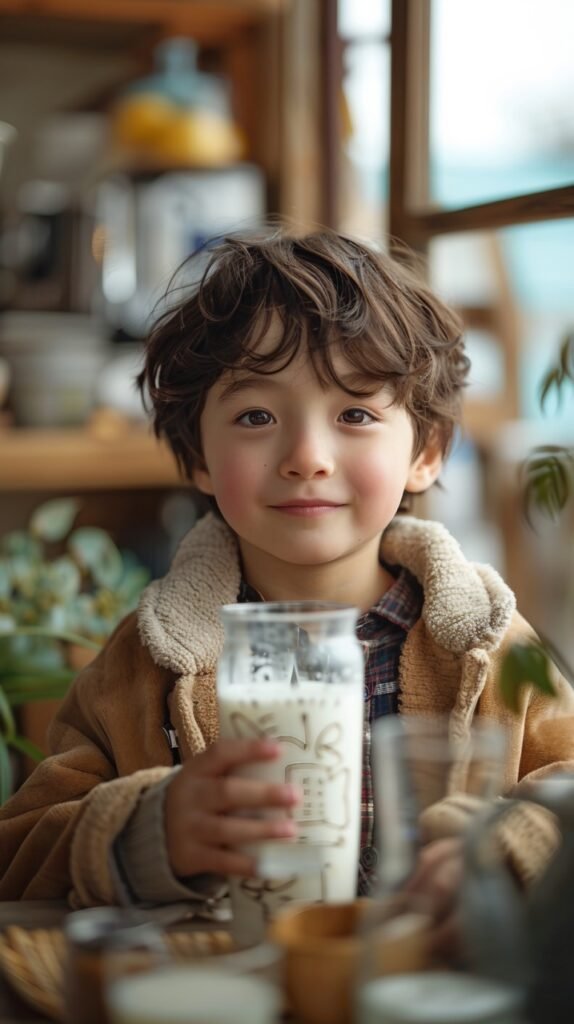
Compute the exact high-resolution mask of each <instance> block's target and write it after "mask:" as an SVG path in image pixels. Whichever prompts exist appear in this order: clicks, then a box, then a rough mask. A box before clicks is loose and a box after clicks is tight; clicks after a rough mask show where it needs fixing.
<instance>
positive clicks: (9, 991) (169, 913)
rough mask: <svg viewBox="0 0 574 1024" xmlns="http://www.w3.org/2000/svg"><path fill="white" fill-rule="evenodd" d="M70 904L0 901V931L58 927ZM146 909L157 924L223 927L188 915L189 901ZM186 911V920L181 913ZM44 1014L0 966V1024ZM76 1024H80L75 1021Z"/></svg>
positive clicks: (32, 1022) (18, 1023)
mask: <svg viewBox="0 0 574 1024" xmlns="http://www.w3.org/2000/svg"><path fill="white" fill-rule="evenodd" d="M69 913H70V908H69V907H68V905H67V904H66V903H64V902H63V901H62V902H60V901H51V900H28V901H23V902H14V903H11V902H6V903H2V902H0V932H2V931H3V930H4V929H5V928H7V927H8V926H9V925H18V926H19V927H21V928H30V929H33V928H59V927H61V926H62V925H63V922H64V920H65V918H66V916H67V915H68V914H69ZM149 913H150V919H153V921H154V923H156V924H157V925H159V926H160V927H161V926H167V925H170V924H175V923H176V922H177V928H178V930H180V929H181V930H187V929H189V930H190V931H195V930H201V931H214V930H220V929H222V928H226V927H227V926H226V924H225V923H222V922H220V921H204V920H201V919H195V918H193V917H192V916H191V908H190V905H189V904H185V903H177V904H170V905H169V906H165V907H161V908H157V909H156V910H152V911H150V912H149ZM185 914H189V915H190V916H189V917H188V918H187V920H182V916H183V915H185ZM47 1020H48V1018H47V1017H44V1016H42V1015H41V1014H39V1013H38V1011H35V1010H34V1009H33V1007H31V1006H28V1004H27V1003H25V1002H24V1001H23V1000H22V999H20V998H19V996H18V995H17V994H16V992H15V991H14V990H13V988H12V987H11V985H9V983H8V982H7V981H6V979H5V977H4V974H3V972H2V971H1V970H0V1024H46V1022H47ZM78 1024H81V1022H80V1021H79V1022H78Z"/></svg>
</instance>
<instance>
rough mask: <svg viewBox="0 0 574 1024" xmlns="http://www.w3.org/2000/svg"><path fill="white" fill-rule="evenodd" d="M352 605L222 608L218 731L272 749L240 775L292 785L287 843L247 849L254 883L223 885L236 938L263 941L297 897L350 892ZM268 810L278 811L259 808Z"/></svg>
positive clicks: (354, 747) (356, 721)
mask: <svg viewBox="0 0 574 1024" xmlns="http://www.w3.org/2000/svg"><path fill="white" fill-rule="evenodd" d="M358 614H359V613H358V611H357V609H356V608H352V607H347V606H343V605H337V604H329V603H324V604H323V603H320V602H313V601H310V602H282V603H269V604H263V603H261V604H237V605H227V606H225V607H224V608H223V609H222V612H221V615H222V619H223V624H224V629H225V644H224V649H223V653H222V656H221V658H220V661H219V666H218V676H217V690H218V703H219V714H220V731H221V735H222V736H223V737H228V738H237V737H242V738H254V737H258V738H267V739H273V740H276V741H277V742H278V743H279V744H280V749H281V756H280V757H279V758H277V759H276V760H275V761H271V762H269V761H268V762H265V763H261V762H260V763H257V764H252V765H249V766H247V767H246V768H245V769H244V770H243V772H242V774H243V775H244V777H247V778H253V779H262V780H264V781H268V782H278V783H291V784H294V785H296V786H297V787H299V790H300V792H301V801H300V803H298V804H297V805H296V806H295V807H294V808H293V809H292V811H291V812H290V813H291V815H292V817H293V818H294V819H295V821H296V823H297V825H298V834H297V836H296V838H295V839H294V840H285V839H283V840H275V841H272V842H266V843H261V844H259V845H258V846H256V847H252V848H248V852H249V853H250V854H251V855H252V856H255V857H256V858H257V864H258V877H257V878H254V879H244V880H241V879H232V880H231V899H232V909H233V914H234V931H235V935H236V938H238V939H239V941H255V940H257V939H258V938H260V937H261V935H262V933H263V932H264V930H265V926H266V924H267V922H268V920H269V919H270V917H271V916H272V914H273V913H274V912H275V911H276V910H277V909H278V908H279V907H281V906H283V905H284V904H286V903H289V902H292V901H294V900H322V901H329V902H336V901H341V900H349V899H353V898H354V896H355V892H356V885H357V872H358V859H359V841H360V809H361V766H362V743H363V706H364V705H363V691H364V659H363V652H362V649H361V646H360V644H359V642H358V640H357V639H356V636H355V626H356V622H357V617H358ZM266 813H267V814H270V815H271V814H273V813H284V812H273V811H269V812H266Z"/></svg>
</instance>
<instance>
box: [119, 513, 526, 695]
mask: <svg viewBox="0 0 574 1024" xmlns="http://www.w3.org/2000/svg"><path fill="white" fill-rule="evenodd" d="M381 556H382V558H383V560H384V561H385V562H387V563H388V564H390V565H397V566H405V568H407V569H408V570H409V571H410V572H411V573H412V574H413V575H414V576H416V578H417V579H418V581H419V583H420V584H421V586H422V588H423V592H424V604H423V609H422V618H423V621H424V623H425V625H426V628H427V630H428V632H429V633H430V635H431V636H432V638H433V639H434V640H435V641H436V643H437V644H439V645H440V646H441V647H443V648H444V649H445V650H447V651H452V653H453V654H459V655H460V654H464V653H465V652H467V651H470V650H475V649H477V648H481V649H483V650H494V649H495V648H496V647H498V645H499V643H500V641H501V639H502V637H503V635H504V633H505V631H506V629H507V627H508V625H509V623H510V619H511V617H512V613H513V611H514V607H515V602H514V596H513V594H512V592H511V590H510V589H509V588H508V587H507V585H506V584H505V583H504V582H503V581H502V579H501V578H500V576H499V575H498V573H497V572H495V570H494V569H492V568H491V567H490V566H485V565H474V564H472V563H470V562H468V561H467V560H466V558H465V557H464V555H463V553H462V551H461V549H460V547H459V545H458V543H457V542H456V541H455V540H454V538H453V537H451V535H450V534H449V532H448V531H447V530H446V529H445V528H444V526H441V525H440V524H439V523H434V522H429V521H428V520H423V519H415V518H414V517H412V516H397V517H396V518H395V519H394V520H393V522H392V523H391V525H390V526H389V527H388V528H387V530H386V531H385V533H384V535H383V539H382V545H381ZM240 584H241V570H240V563H239V554H238V549H237V542H236V540H235V537H234V535H233V533H232V532H231V530H230V529H229V528H228V527H227V526H226V524H225V523H224V522H223V521H222V520H220V519H219V518H217V517H216V516H214V515H213V514H211V513H209V514H208V515H206V516H205V517H204V518H203V519H201V520H200V522H199V523H197V525H196V526H195V527H194V528H193V529H192V530H190V532H189V533H188V534H187V535H186V536H185V537H184V539H183V540H182V542H181V544H180V546H179V548H178V551H177V554H176V556H175V558H174V561H173V563H172V565H171V568H170V570H169V572H168V573H167V575H166V576H164V577H163V579H160V580H154V582H153V583H151V584H150V585H149V586H148V587H146V589H145V591H144V592H143V594H142V597H141V599H140V604H139V609H138V628H139V632H140V637H141V640H142V642H143V643H144V645H145V646H146V647H148V648H149V650H150V653H151V655H152V657H153V659H154V661H155V662H156V663H157V664H158V665H161V666H163V667H164V668H169V669H171V670H172V671H174V672H176V673H179V674H185V675H187V674H193V675H196V674H203V673H205V672H213V671H214V670H215V667H216V665H217V660H218V658H219V655H220V653H221V648H222V645H223V627H222V625H221V619H220V614H219V610H220V608H221V605H223V604H233V603H235V602H236V600H237V594H238V593H239V587H240Z"/></svg>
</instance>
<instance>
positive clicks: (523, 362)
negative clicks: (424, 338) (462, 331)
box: [429, 219, 574, 432]
mask: <svg viewBox="0 0 574 1024" xmlns="http://www.w3.org/2000/svg"><path fill="white" fill-rule="evenodd" d="M429 257H430V277H431V283H432V285H433V286H434V287H435V288H436V290H437V291H438V292H439V293H440V294H441V295H442V296H443V297H444V298H445V299H446V300H447V301H448V302H450V303H451V304H452V305H454V306H456V307H458V308H459V309H460V310H461V311H462V313H463V315H465V313H466V318H467V321H468V322H469V323H470V329H469V331H468V340H469V355H470V356H471V359H472V358H473V348H474V351H475V353H478V354H477V356H476V358H475V359H473V367H472V372H471V384H470V388H469V392H468V401H469V402H471V401H472V400H473V398H474V397H479V395H480V397H484V396H485V395H489V396H490V397H492V398H496V396H500V395H501V394H508V391H509V389H511V387H512V385H513V383H516V384H517V394H518V408H517V414H518V415H519V416H520V417H523V418H525V419H529V420H532V421H537V422H538V423H540V424H544V425H545V426H548V428H549V429H550V430H552V429H554V426H556V429H557V430H558V431H559V432H560V430H561V424H563V425H565V426H566V425H570V426H572V430H573V432H574V425H573V424H574V421H573V420H572V404H573V403H572V397H573V395H572V391H570V393H568V391H567V389H566V392H565V394H564V397H563V400H562V403H561V405H559V404H558V403H557V402H556V401H549V402H548V403H547V405H546V406H545V408H544V410H542V409H541V407H540V400H539V394H540V384H541V381H542V379H543V377H544V374H545V373H546V371H547V370H548V369H549V368H550V367H551V365H552V364H553V363H554V362H555V361H556V359H557V357H558V353H559V349H560V345H561V343H562V342H563V340H564V337H565V336H566V334H567V333H568V332H571V331H573V330H574V289H573V287H572V283H573V272H572V265H573V262H574V220H573V219H567V220H562V221H552V222H546V223H542V224H529V225H517V226H515V227H510V228H506V229H504V230H501V231H497V232H486V231H484V232H477V233H467V234H463V235H453V236H444V237H442V238H436V239H435V240H434V241H433V242H432V244H431V246H430V252H429ZM493 342H495V343H496V345H497V347H498V349H499V354H498V357H496V356H495V355H494V354H493V352H492V350H491V349H492V344H493ZM513 345H514V346H515V347H516V368H517V369H516V373H517V380H516V382H512V381H508V380H504V377H502V378H501V374H503V372H504V364H505V358H504V355H505V353H508V351H509V349H511V348H512V346H513ZM491 422H493V421H491ZM494 422H495V421H494ZM486 425H487V426H488V424H486Z"/></svg>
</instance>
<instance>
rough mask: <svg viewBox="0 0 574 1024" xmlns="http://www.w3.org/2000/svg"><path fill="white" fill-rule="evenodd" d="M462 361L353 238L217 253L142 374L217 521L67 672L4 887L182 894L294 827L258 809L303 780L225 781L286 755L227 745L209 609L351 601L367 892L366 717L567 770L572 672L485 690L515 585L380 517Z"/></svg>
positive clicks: (425, 482)
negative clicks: (543, 690)
mask: <svg viewBox="0 0 574 1024" xmlns="http://www.w3.org/2000/svg"><path fill="white" fill-rule="evenodd" d="M467 372H468V361H467V359H466V356H465V355H464V350H463V345H462V340H461V332H460V326H459V323H458V321H457V319H456V318H455V317H454V315H453V314H452V313H451V312H450V311H449V310H448V309H446V308H445V307H444V306H443V305H442V303H441V302H439V301H438V300H437V299H436V298H435V297H433V296H432V295H431V294H430V292H429V291H428V290H427V289H426V288H425V287H423V286H422V285H421V284H419V283H418V282H417V281H416V280H415V279H414V278H412V277H411V275H410V274H409V273H407V272H406V271H405V270H404V269H402V268H401V267H400V266H398V265H395V264H394V263H393V262H392V261H391V260H390V259H389V258H387V257H385V256H383V255H381V254H379V253H376V252H374V251H372V250H371V249H369V248H367V247H366V246H364V245H362V244H360V243H358V242H355V241H352V240H350V239H347V238H344V237H342V236H340V235H338V234H335V233H331V232H319V233H316V234H312V235H309V236H307V237H305V238H302V239H298V240H296V239H292V238H289V237H286V236H284V235H282V234H280V233H276V234H273V235H270V236H268V237H263V238H260V239H255V238H245V239H241V238H234V239H227V240H225V241H223V242H222V243H220V244H219V245H218V246H216V247H215V248H214V249H213V250H212V252H211V257H210V263H209V266H208V269H207V271H206V273H205V274H204V277H203V279H202V282H201V284H200V286H199V288H198V289H196V290H195V291H194V292H193V294H191V296H190V297H188V298H186V299H185V301H183V302H181V304H180V305H179V306H178V308H177V309H175V310H172V311H170V312H168V313H166V314H165V315H164V317H163V318H162V320H161V321H160V323H159V325H158V326H157V327H156V329H155V331H154V333H153V334H152V336H151V338H150V340H149V342H148V345H147V351H146V361H145V369H144V371H143V373H142V374H141V377H140V386H141V387H142V388H143V387H144V386H147V388H148V389H149V394H150V397H151V402H152V405H153V412H154V426H155V431H156V433H157V434H158V436H161V437H163V438H165V439H166V440H167V441H168V443H169V444H170V446H171V448H172V450H173V452H174V453H175V456H176V458H177V460H178V462H179V465H180V467H181V469H182V471H183V473H184V475H185V476H186V477H187V478H188V479H189V480H190V481H191V482H192V483H193V484H194V486H195V487H196V488H197V489H198V490H199V491H200V492H202V493H203V494H204V495H207V496H208V498H209V500H210V501H211V503H212V505H213V511H212V512H211V513H210V514H209V515H207V516H206V517H205V518H204V519H202V520H201V521H200V522H199V524H198V525H197V526H196V527H195V528H194V529H193V530H192V531H191V532H190V533H189V534H188V536H187V537H186V538H185V539H184V541H183V542H182V544H181V546H180V548H179V550H178V552H177V554H176V557H175V559H174V562H173V565H172V567H171V569H170V571H169V573H168V574H167V576H166V577H165V578H164V579H163V580H158V581H155V582H154V583H152V584H151V585H150V586H149V587H148V588H147V590H146V591H145V593H144V594H143V596H142V599H141V602H140V607H139V610H138V613H137V615H133V616H130V617H128V618H127V619H126V620H125V621H124V622H123V623H122V624H121V625H120V626H119V627H118V629H117V630H116V632H115V633H114V635H113V636H112V638H111V639H110V640H109V642H108V644H107V645H106V647H105V648H104V650H103V651H102V652H101V653H100V655H99V656H98V657H97V658H96V660H95V661H94V662H93V663H92V664H91V665H90V666H89V667H88V668H87V669H85V670H84V672H82V673H81V675H80V676H79V677H78V679H77V680H76V682H75V684H74V686H73V687H72V690H71V692H70V694H69V696H68V698H67V700H66V702H65V704H64V706H63V709H62V710H61V712H60V713H59V715H58V717H57V719H56V720H55V722H54V724H53V726H52V729H51V734H50V740H51V747H52V750H53V752H54V753H53V756H52V757H50V758H49V759H47V760H46V761H44V762H43V763H42V764H40V765H39V766H38V767H37V769H36V771H35V772H34V774H33V775H32V777H31V778H30V780H29V781H28V782H27V783H26V785H25V786H23V787H22V789H21V790H20V791H19V792H18V793H17V794H16V795H15V796H14V797H13V798H12V800H11V801H10V802H9V803H8V804H7V805H6V807H5V808H4V809H3V811H2V812H1V815H0V838H1V843H0V851H1V852H0V870H1V871H2V877H1V881H0V898H3V899H14V898H24V899H32V898H55V897H59V898H62V897H68V898H69V900H70V902H71V903H72V905H74V906H88V905H92V904H97V903H114V902H124V901H130V900H142V901H153V902H164V901H170V900H176V899H181V898H192V897H193V896H194V895H198V894H199V895H202V894H205V892H206V891H208V892H214V891H216V890H214V889H213V885H217V883H216V882H214V879H216V878H217V876H221V875H233V874H235V875H241V876H248V875H250V874H252V873H253V872H254V868H255V865H254V864H253V862H252V861H251V860H250V859H249V858H248V857H247V856H246V855H245V854H244V853H242V852H241V847H242V846H244V845H245V844H246V843H249V842H253V841H257V840H261V839H265V838H268V837H277V836H279V837H290V836H293V835H294V834H295V829H294V824H293V822H292V820H291V819H290V818H289V817H288V815H287V814H286V815H285V817H284V818H283V819H277V818H275V819H274V820H273V821H270V820H261V819H258V818H257V817H256V812H257V810H258V809H260V808H268V807H283V808H285V809H286V810H287V809H288V808H289V807H291V806H292V805H293V804H294V803H296V802H297V800H298V794H297V793H296V792H294V791H292V790H291V788H290V787H289V786H287V785H285V786H271V785H266V784H263V783H257V782H255V781H248V780H244V779H241V778H239V777H237V775H236V774H235V771H236V769H237V768H238V767H240V766H242V765H245V764H247V763H249V762H250V761H255V760H265V759H272V758H273V757H275V756H277V748H276V746H275V745H274V744H273V743H270V742H267V741H257V742H255V741H253V742H250V741H239V740H238V741H217V706H216V697H215V670H216V664H217V659H218V655H219V653H220V650H221V644H222V629H221V625H220V621H219V614H218V610H219V608H220V606H221V605H222V604H225V603H229V602H234V601H237V600H240V601H241V600H265V601H269V600H289V599H320V600H333V601H344V602H345V603H351V604H354V605H356V606H357V607H358V608H360V610H361V613H362V615H361V618H360V621H359V625H358V635H359V638H360V639H361V641H362V643H363V645H364V647H365V651H366V655H367V658H366V689H365V700H366V709H365V764H364V779H363V798H362V821H363V824H362V837H361V838H362V843H361V846H362V851H361V878H360V888H361V890H364V889H365V888H366V886H367V884H368V877H369V873H370V870H371V868H372V866H373V863H374V862H375V860H376V853H375V851H374V846H373V811H372V779H371V766H370V758H369V752H370V744H369V736H370V724H371V722H372V721H373V720H374V719H375V718H376V717H378V716H379V715H383V714H395V713H397V712H401V713H407V714H409V713H422V714H425V713H442V712H448V713H450V715H451V721H452V727H453V730H455V731H456V733H457V734H458V735H459V736H461V735H464V733H465V731H466V730H467V729H468V728H469V726H470V723H471V721H472V719H473V717H474V715H475V714H481V715H486V716H489V717H491V718H493V719H494V720H497V721H501V722H504V723H506V724H507V725H508V726H509V729H510V751H509V757H508V763H507V766H506V780H505V783H506V789H507V790H510V788H511V787H512V786H514V785H515V784H516V783H517V782H518V781H519V780H521V779H523V778H524V777H526V776H528V778H529V779H530V780H533V779H536V778H537V777H539V776H540V775H543V774H545V773H547V772H548V771H550V770H551V769H552V766H553V764H554V763H555V762H560V763H561V766H562V767H563V766H564V763H565V762H569V763H574V737H573V735H572V730H571V729H570V727H569V726H570V723H569V722H568V721H567V720H566V718H565V716H570V715H572V713H573V710H574V700H573V698H572V695H571V692H570V689H569V687H568V686H567V684H566V683H565V681H564V680H562V679H560V678H558V677H557V678H556V687H557V693H558V696H557V697H556V698H555V699H554V700H548V699H546V698H543V697H542V696H540V695H539V694H538V693H531V694H529V696H528V697H527V698H526V699H525V700H524V702H523V706H522V709H521V712H520V714H518V715H516V716H514V717H513V716H511V715H510V714H509V712H507V711H506V709H505V708H504V706H503V704H502V702H501V699H500V696H499V691H498V683H497V672H498V668H499V665H500V661H501V656H502V654H503V652H504V650H505V649H506V648H507V646H508V644H509V643H511V642H513V641H514V640H516V639H520V638H523V637H524V636H525V634H526V633H527V627H526V625H525V624H524V622H523V621H522V620H521V619H520V618H519V617H518V616H517V614H516V613H515V611H514V600H513V597H512V594H511V593H510V591H509V590H508V588H507V587H506V586H505V584H504V583H503V582H502V580H501V579H500V578H499V576H498V575H497V574H496V573H495V572H494V571H493V570H492V569H490V568H488V567H486V566H472V565H470V564H469V563H467V562H466V560H465V559H464V557H463V555H462V553H461V551H460V549H459V548H458V546H457V544H456V543H455V542H454V541H453V540H452V538H451V537H450V536H449V535H448V533H447V532H446V531H445V530H444V529H443V528H442V527H440V526H439V525H438V524H434V523H428V522H423V521H417V520H415V519H412V518H409V517H402V516H398V517H396V518H395V516H396V513H397V511H398V509H399V506H400V505H401V502H402V500H403V497H404V495H409V494H414V493H420V492H422V491H424V490H426V489H427V488H428V487H430V486H431V485H432V484H433V483H434V482H435V481H436V479H437V477H438V475H439V473H440V469H441V465H442V461H443V458H444V456H445V454H446V452H447V450H448V446H449V443H450V440H451V437H452V432H453V428H454V426H455V424H456V423H457V421H458V418H459V413H460V403H461V395H462V389H463V387H464V383H465V378H466V375H467ZM176 747H177V749H176ZM174 754H175V757H174V756H173V755H174ZM179 759H181V761H182V762H183V764H182V766H181V767H178V766H174V760H175V761H176V762H177V761H178V760H179ZM451 811H452V813H451ZM246 812H247V813H246ZM249 812H251V815H252V816H250V815H249ZM455 817H456V816H455V814H454V810H453V809H452V808H451V809H449V808H448V807H446V808H443V809H440V810H439V812H437V816H436V818H437V832H436V834H437V836H438V835H449V834H451V833H453V832H455V831H456V827H457V825H456V821H455ZM527 836H528V837H529V838H528V841H527V842H526V841H525V837H527ZM532 837H534V839H535V841H534V839H533V838H532ZM507 840H508V842H507V846H508V851H509V855H510V856H511V858H512V863H513V866H514V868H515V870H516V871H517V873H518V874H519V875H520V876H521V877H523V878H527V877H529V876H534V875H535V874H536V873H537V872H538V871H539V870H540V867H541V866H543V864H544V863H545V861H546V858H547V856H548V852H549V850H550V849H551V848H552V844H553V842H554V841H555V836H554V832H553V826H552V823H551V822H550V821H549V820H548V819H547V818H546V817H544V816H543V815H540V816H538V817H537V816H536V815H531V814H530V813H528V812H526V811H525V812H524V815H523V816H521V815H518V816H517V818H516V820H515V821H514V824H513V827H512V829H510V831H509V834H508V836H507ZM434 849H436V847H435V848H434ZM434 856H435V854H434V850H433V849H432V848H431V855H430V857H429V862H432V861H433V858H434ZM423 867H424V865H423ZM425 870H426V868H425Z"/></svg>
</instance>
